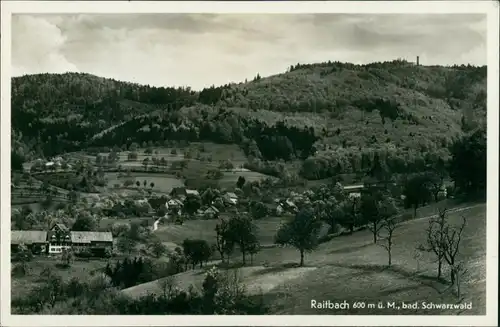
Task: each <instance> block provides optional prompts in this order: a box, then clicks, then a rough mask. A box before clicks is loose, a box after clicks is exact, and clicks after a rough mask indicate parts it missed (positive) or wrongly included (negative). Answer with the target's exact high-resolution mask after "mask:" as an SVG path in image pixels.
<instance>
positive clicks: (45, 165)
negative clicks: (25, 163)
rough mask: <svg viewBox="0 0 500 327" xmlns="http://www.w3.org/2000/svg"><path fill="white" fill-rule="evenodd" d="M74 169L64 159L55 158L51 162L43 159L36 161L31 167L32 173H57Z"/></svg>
mask: <svg viewBox="0 0 500 327" xmlns="http://www.w3.org/2000/svg"><path fill="white" fill-rule="evenodd" d="M72 168H73V167H72V166H71V164H69V163H67V162H66V161H65V160H64V159H63V158H62V157H59V156H58V157H54V158H52V159H51V160H49V161H45V160H43V159H36V160H35V161H34V162H33V165H32V166H31V171H32V172H36V171H47V170H51V171H57V170H61V169H66V170H71V169H72Z"/></svg>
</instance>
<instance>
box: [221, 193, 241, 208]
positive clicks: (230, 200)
mask: <svg viewBox="0 0 500 327" xmlns="http://www.w3.org/2000/svg"><path fill="white" fill-rule="evenodd" d="M223 200H224V202H225V203H226V204H230V205H235V204H237V203H238V196H237V195H236V194H235V193H233V192H227V193H226V194H224V196H223Z"/></svg>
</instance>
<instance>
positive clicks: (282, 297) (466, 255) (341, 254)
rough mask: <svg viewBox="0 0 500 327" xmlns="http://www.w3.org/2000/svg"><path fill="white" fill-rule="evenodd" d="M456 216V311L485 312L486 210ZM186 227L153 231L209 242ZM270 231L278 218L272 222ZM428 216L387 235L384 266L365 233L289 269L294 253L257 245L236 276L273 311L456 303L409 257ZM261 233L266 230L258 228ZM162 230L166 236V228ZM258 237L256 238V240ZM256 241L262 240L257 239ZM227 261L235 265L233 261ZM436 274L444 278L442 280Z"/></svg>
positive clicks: (137, 289)
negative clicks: (459, 304)
mask: <svg viewBox="0 0 500 327" xmlns="http://www.w3.org/2000/svg"><path fill="white" fill-rule="evenodd" d="M462 215H464V216H466V217H467V220H468V221H467V225H466V228H465V230H464V235H463V241H462V244H461V248H460V258H462V259H463V260H465V261H466V264H467V267H468V268H469V273H468V274H467V275H466V276H465V280H464V282H463V286H462V288H463V293H464V297H465V298H464V302H470V301H472V303H473V307H472V310H471V311H467V312H463V313H462V314H484V312H485V300H484V299H485V287H486V286H485V269H486V267H485V265H486V258H485V254H486V241H485V238H484V235H485V233H486V205H485V204H479V205H477V204H475V205H471V206H469V207H468V208H466V209H461V210H460V211H457V212H453V213H450V214H449V221H450V223H451V224H459V223H460V221H461V217H462ZM195 224H196V225H198V224H199V222H198V221H197V222H193V225H190V224H186V225H185V226H179V227H177V228H176V229H174V227H172V228H170V227H169V228H168V229H161V230H159V234H158V235H159V236H160V235H161V237H162V238H166V237H167V235H168V237H169V239H170V240H171V241H172V242H175V241H176V240H178V241H180V240H182V239H184V238H185V237H186V236H188V235H191V237H193V238H195V237H196V238H200V237H202V238H210V237H211V239H213V232H211V233H209V232H208V231H209V230H210V229H212V226H208V224H209V223H208V222H207V223H206V225H205V224H204V225H200V226H203V227H198V229H197V230H195V228H194V225H195ZM275 224H276V226H277V225H278V220H277V219H276V220H275ZM427 225H428V217H422V218H417V219H415V220H411V221H407V222H405V223H403V224H401V225H400V227H399V228H398V229H397V230H396V232H395V235H394V248H393V252H392V257H393V265H392V266H391V267H387V253H386V251H385V249H384V248H383V247H382V246H380V245H377V244H373V241H372V235H371V233H370V232H369V231H368V230H365V231H359V232H356V233H355V234H353V235H350V236H341V237H337V238H334V239H332V240H330V241H328V242H326V243H323V244H321V245H320V246H319V247H318V249H317V250H315V251H313V252H311V253H307V254H306V256H305V266H306V267H302V268H298V267H295V264H297V263H298V262H299V252H298V251H297V250H295V249H293V248H289V247H285V248H278V247H273V248H267V247H266V248H263V249H262V250H261V252H259V253H258V254H257V255H255V257H254V259H253V263H252V265H251V267H244V268H242V269H241V270H240V271H239V272H238V273H239V274H241V275H242V276H241V279H242V281H243V283H244V284H245V285H246V287H247V289H249V291H251V292H254V293H261V292H262V293H263V294H264V299H265V300H266V301H268V302H269V304H270V305H271V304H272V307H273V313H276V314H345V313H346V312H345V311H332V310H317V309H312V308H311V306H310V302H311V300H313V299H314V300H316V301H318V302H319V301H323V300H331V301H338V302H342V301H344V300H346V301H348V302H351V303H352V302H354V301H366V302H370V303H372V302H373V303H377V302H378V301H383V302H384V303H385V302H392V301H408V302H412V301H413V302H414V301H427V302H435V303H455V302H456V298H455V296H454V295H453V294H452V293H451V291H450V290H449V289H447V288H448V285H446V284H442V283H439V282H438V281H436V278H435V276H436V264H435V263H434V262H433V261H434V259H433V257H432V256H431V255H430V254H428V253H423V254H422V253H420V257H418V256H417V255H416V253H417V251H416V250H415V249H416V247H417V246H418V245H419V244H420V243H422V242H424V241H425V229H426V227H427ZM266 227H267V228H266V229H265V230H266V233H269V235H271V234H273V233H272V232H271V229H272V227H271V226H270V225H268V226H266ZM167 230H168V231H167ZM261 237H262V236H261ZM263 238H264V239H265V238H266V236H264V237H263ZM233 260H238V259H237V258H236V257H234V258H233ZM448 274H449V272H448V271H447V270H446V269H445V270H444V277H446V278H449V276H448ZM176 280H178V282H179V285H180V286H182V285H189V284H191V283H193V284H197V285H198V287H199V283H201V282H202V280H203V271H202V270H194V271H188V272H185V273H182V274H179V275H176ZM155 291H158V282H157V281H156V282H155V281H153V282H150V283H146V284H141V285H137V286H134V287H133V288H131V289H127V290H124V293H126V294H129V295H132V296H138V295H141V294H145V293H147V292H155ZM349 313H350V314H394V309H366V308H365V309H353V308H351V309H350V310H349ZM398 313H400V314H446V313H449V314H458V313H457V312H441V311H439V312H438V311H433V312H430V311H425V310H421V309H420V310H405V311H400V312H398Z"/></svg>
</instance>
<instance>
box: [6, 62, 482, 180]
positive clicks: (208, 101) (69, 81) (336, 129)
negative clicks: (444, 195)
mask: <svg viewBox="0 0 500 327" xmlns="http://www.w3.org/2000/svg"><path fill="white" fill-rule="evenodd" d="M485 116H486V67H485V66H483V67H473V66H453V67H440V66H415V65H413V64H411V63H408V62H405V61H400V60H398V61H393V62H385V63H373V64H369V65H353V64H345V63H338V62H328V63H321V64H311V65H300V64H297V65H295V66H292V67H290V68H289V70H288V71H287V72H285V73H283V74H279V75H274V76H270V77H261V76H260V75H258V74H257V75H256V76H255V77H254V78H253V79H252V80H251V81H245V82H240V83H238V84H236V83H235V84H230V85H224V86H219V87H211V88H207V89H204V90H202V91H201V92H194V91H192V90H191V89H189V88H155V87H150V86H145V85H137V84H132V83H125V82H119V81H115V80H112V79H105V78H100V77H96V76H93V75H89V74H77V73H67V74H39V75H28V76H23V77H16V78H13V79H12V126H13V131H14V133H13V150H14V151H16V152H17V153H19V154H21V155H22V156H30V155H31V154H34V153H36V154H37V155H40V154H41V153H44V154H45V155H53V154H55V153H59V152H63V151H74V150H78V149H80V148H82V147H86V146H107V147H109V146H115V145H117V146H122V147H123V146H126V145H129V144H130V143H132V142H139V143H142V142H152V143H158V144H160V143H161V144H163V142H164V141H165V140H172V139H174V140H191V141H195V140H202V141H204V140H206V141H215V142H219V143H236V144H239V145H241V146H242V147H243V148H244V149H245V150H246V152H247V153H248V154H249V155H251V156H252V157H255V158H259V157H260V158H261V159H265V160H274V159H283V160H292V159H294V158H299V159H306V158H309V161H308V162H307V163H306V166H307V164H310V165H313V166H314V165H315V166H314V167H313V168H315V171H318V169H316V168H318V167H317V166H318V165H321V167H320V168H321V169H319V170H322V171H323V172H322V173H314V174H319V175H321V176H319V175H318V176H309V177H311V178H320V177H324V175H331V174H333V170H335V169H336V170H338V169H341V170H347V171H355V170H356V169H358V168H356V167H355V166H356V165H358V164H357V163H354V162H355V161H356V162H357V161H359V165H361V159H359V160H356V159H352V158H353V157H354V158H355V157H356V156H359V157H360V158H361V157H362V156H363V153H365V152H366V153H369V155H368V157H370V158H372V159H371V160H373V156H374V153H378V154H380V155H383V156H387V152H391V153H392V154H391V156H392V157H394V158H396V157H397V158H400V159H401V158H403V159H404V161H406V163H408V162H413V161H417V162H419V160H420V161H421V159H423V160H425V158H423V157H422V156H423V154H429V153H437V154H439V153H441V155H444V154H443V153H444V152H446V148H447V147H448V145H449V144H450V143H451V141H452V140H453V139H454V138H456V137H458V136H460V135H461V134H463V133H464V132H466V131H467V130H469V129H472V128H473V127H474V126H475V125H476V124H477V123H478V122H480V121H484V120H485ZM105 130H106V132H103V131H105ZM443 151H444V152H443ZM379 152H380V153H379ZM408 156H410V157H412V156H417V157H418V156H421V157H422V158H420V159H419V158H413V157H412V158H410V159H409V158H408ZM332 158H334V159H332ZM332 160H333V163H332ZM368 160H370V159H368ZM388 160H389V159H388ZM394 160H395V162H392V161H391V162H392V163H391V164H392V165H395V164H397V160H399V159H397V160H396V159H394ZM347 167H349V168H347ZM359 169H361V168H359Z"/></svg>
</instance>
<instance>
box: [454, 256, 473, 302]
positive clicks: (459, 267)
mask: <svg viewBox="0 0 500 327" xmlns="http://www.w3.org/2000/svg"><path fill="white" fill-rule="evenodd" d="M452 269H453V270H454V274H455V276H456V286H457V298H458V299H460V297H461V296H462V293H461V288H460V286H461V283H462V277H464V276H465V275H467V273H468V272H469V271H468V270H467V269H466V268H465V264H464V263H463V262H459V263H457V264H455V266H454V267H453V268H452Z"/></svg>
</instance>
